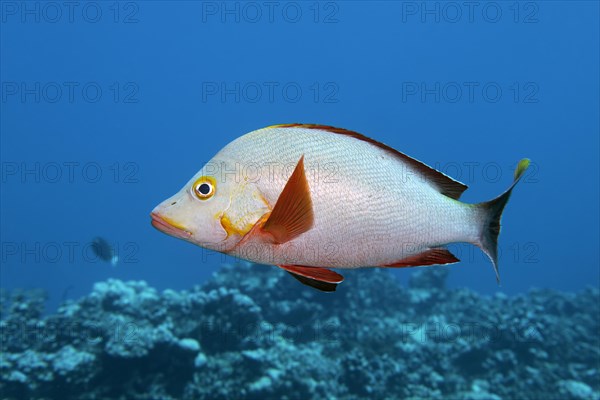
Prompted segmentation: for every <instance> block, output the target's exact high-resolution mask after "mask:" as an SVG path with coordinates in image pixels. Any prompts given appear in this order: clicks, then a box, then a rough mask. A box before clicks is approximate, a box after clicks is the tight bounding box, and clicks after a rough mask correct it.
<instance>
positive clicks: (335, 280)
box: [278, 265, 344, 292]
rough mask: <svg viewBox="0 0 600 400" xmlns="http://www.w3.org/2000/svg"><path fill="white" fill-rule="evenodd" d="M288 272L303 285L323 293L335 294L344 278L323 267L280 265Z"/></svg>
mask: <svg viewBox="0 0 600 400" xmlns="http://www.w3.org/2000/svg"><path fill="white" fill-rule="evenodd" d="M278 267H279V268H281V269H284V270H286V271H287V272H289V273H290V275H292V276H293V277H294V278H296V279H297V280H298V281H300V282H301V283H303V284H305V285H307V286H310V287H313V288H315V289H318V290H321V291H323V292H335V289H336V287H337V285H338V284H339V283H341V282H342V281H343V280H344V277H343V276H342V275H340V274H338V273H337V272H334V271H332V270H330V269H327V268H321V267H306V266H302V265H278Z"/></svg>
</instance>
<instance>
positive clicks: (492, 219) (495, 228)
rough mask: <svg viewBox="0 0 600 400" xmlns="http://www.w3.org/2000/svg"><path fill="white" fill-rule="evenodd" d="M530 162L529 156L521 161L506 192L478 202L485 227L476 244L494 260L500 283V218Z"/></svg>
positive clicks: (497, 278)
mask: <svg viewBox="0 0 600 400" xmlns="http://www.w3.org/2000/svg"><path fill="white" fill-rule="evenodd" d="M529 163H530V161H529V160H528V159H527V158H524V159H522V160H521V161H519V164H518V165H517V169H516V170H515V178H514V181H513V183H512V185H510V187H509V188H508V189H507V190H506V191H505V192H504V193H502V194H501V195H500V196H498V197H496V198H495V199H493V200H490V201H486V202H484V203H479V204H477V207H478V208H479V209H480V210H482V215H483V217H482V223H483V227H482V229H481V235H480V237H479V242H478V243H476V245H477V246H479V248H480V249H481V250H483V252H484V253H485V254H486V255H487V256H488V257H489V259H490V261H491V262H492V264H493V266H494V271H495V272H496V280H497V281H498V283H500V274H499V273H498V235H499V234H500V218H501V217H502V211H504V207H505V206H506V203H507V202H508V199H509V198H510V194H511V192H512V190H513V188H514V187H515V185H516V184H517V182H519V179H521V177H522V176H523V174H524V173H525V171H526V170H527V168H528V167H529Z"/></svg>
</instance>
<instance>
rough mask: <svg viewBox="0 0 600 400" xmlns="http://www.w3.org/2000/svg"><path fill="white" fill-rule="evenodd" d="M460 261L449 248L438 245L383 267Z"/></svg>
mask: <svg viewBox="0 0 600 400" xmlns="http://www.w3.org/2000/svg"><path fill="white" fill-rule="evenodd" d="M459 261H460V260H459V259H458V258H456V256H454V254H452V253H450V252H449V251H448V249H445V248H443V247H436V248H433V249H429V250H426V251H424V252H422V253H419V254H415V255H414V256H410V257H406V258H404V259H402V260H400V261H397V262H395V263H392V264H387V265H382V267H396V268H402V267H418V266H421V265H436V264H437V265H440V264H452V263H455V262H459Z"/></svg>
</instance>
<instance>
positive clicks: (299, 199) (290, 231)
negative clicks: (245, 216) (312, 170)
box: [262, 156, 314, 244]
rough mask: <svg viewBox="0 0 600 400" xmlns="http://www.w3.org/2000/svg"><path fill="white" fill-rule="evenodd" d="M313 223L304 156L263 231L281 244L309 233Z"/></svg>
mask: <svg viewBox="0 0 600 400" xmlns="http://www.w3.org/2000/svg"><path fill="white" fill-rule="evenodd" d="M313 223H314V214H313V208H312V200H311V198H310V190H309V187H308V181H307V180H306V174H305V172H304V156H302V157H300V161H298V164H297V165H296V168H295V169H294V172H293V173H292V175H291V176H290V178H289V179H288V181H287V183H286V184H285V187H284V188H283V191H282V192H281V194H280V195H279V198H278V199H277V202H276V203H275V207H273V211H271V214H270V215H269V218H268V219H267V220H266V222H265V223H264V225H263V226H262V231H263V232H264V233H267V234H269V235H270V236H272V238H273V241H274V243H277V244H280V243H285V242H288V241H290V240H292V239H293V238H295V237H297V236H299V235H301V234H302V233H304V232H306V231H308V230H309V229H310V228H312V226H313Z"/></svg>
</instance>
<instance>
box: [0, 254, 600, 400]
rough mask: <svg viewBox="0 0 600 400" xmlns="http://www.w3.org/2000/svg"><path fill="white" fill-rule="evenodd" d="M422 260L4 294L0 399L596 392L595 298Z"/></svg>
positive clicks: (244, 267)
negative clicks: (65, 294) (320, 274)
mask: <svg viewBox="0 0 600 400" xmlns="http://www.w3.org/2000/svg"><path fill="white" fill-rule="evenodd" d="M447 273H448V272H447V270H446V269H445V268H443V267H435V268H421V269H418V270H416V271H415V272H414V273H413V276H412V278H411V279H410V283H409V286H408V287H401V286H400V285H399V284H398V283H397V282H396V280H395V279H393V277H392V276H391V275H390V274H389V273H388V272H387V271H385V270H379V269H369V270H357V271H350V272H348V273H346V274H345V275H346V281H345V282H344V284H343V285H340V287H339V288H338V291H337V292H336V293H334V294H331V293H321V292H318V291H315V290H314V289H311V288H309V287H306V286H304V285H301V284H299V283H298V282H296V281H295V280H294V279H291V278H290V277H289V276H288V275H287V274H285V273H284V272H282V271H280V270H278V269H277V268H274V267H271V266H263V265H253V264H247V263H240V264H239V265H235V266H224V267H223V268H222V269H221V270H220V271H219V272H218V273H216V274H215V275H214V277H213V278H212V279H211V280H209V281H208V282H206V283H205V284H204V285H202V286H197V287H194V288H193V289H192V290H190V291H182V292H176V291H173V290H165V291H164V292H162V293H158V292H157V291H156V290H154V289H153V288H151V287H149V286H148V285H147V284H145V283H144V282H121V281H118V280H109V281H107V282H99V283H97V284H96V285H95V287H94V289H93V291H92V292H91V293H90V294H89V295H88V296H86V297H84V298H82V299H80V300H78V301H69V302H67V303H65V304H63V305H62V306H61V307H60V308H59V309H58V310H57V312H55V313H53V314H51V315H47V316H43V314H42V312H43V304H44V298H43V294H42V293H40V292H22V291H14V292H12V293H7V292H6V291H4V292H3V293H0V298H1V299H2V304H1V310H2V315H1V320H0V329H1V337H0V339H1V341H0V345H1V350H2V351H1V353H0V397H1V398H3V399H28V398H44V399H61V400H65V399H78V400H79V399H109V398H110V399H127V400H130V399H234V398H255V399H268V398H272V399H303V400H304V399H311V398H315V399H317V398H318V399H323V398H340V399H359V398H414V399H417V398H428V399H442V398H461V399H473V400H475V399H515V398H519V399H521V398H532V399H534V398H540V399H541V398H543V399H590V400H591V399H598V398H600V337H599V330H600V325H599V319H600V317H599V315H600V309H599V304H600V294H599V291H598V289H596V288H589V289H586V290H584V291H582V292H580V293H576V294H574V293H559V292H555V291H550V290H532V291H530V292H529V293H527V294H524V295H519V296H514V297H508V296H504V295H500V294H497V295H494V296H480V295H478V294H476V293H474V292H472V291H469V290H465V289H453V290H449V289H446V288H445V279H446V276H447Z"/></svg>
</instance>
